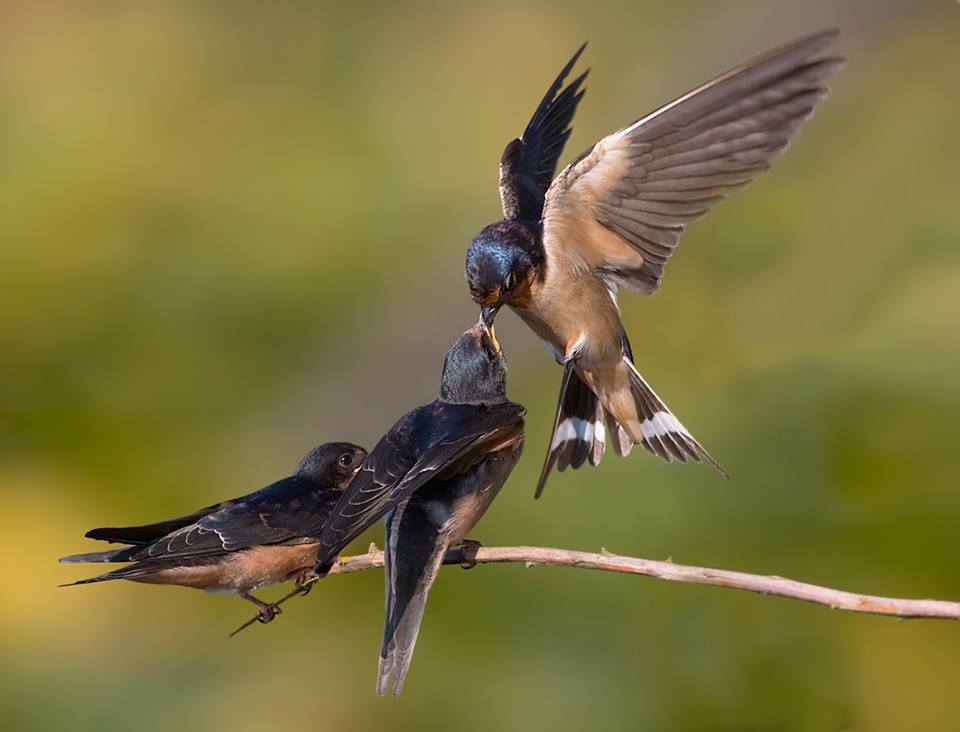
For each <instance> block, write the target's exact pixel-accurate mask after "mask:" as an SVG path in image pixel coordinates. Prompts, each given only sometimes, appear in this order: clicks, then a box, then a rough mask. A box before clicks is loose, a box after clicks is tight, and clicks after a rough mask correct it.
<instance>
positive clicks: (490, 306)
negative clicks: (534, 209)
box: [466, 221, 536, 326]
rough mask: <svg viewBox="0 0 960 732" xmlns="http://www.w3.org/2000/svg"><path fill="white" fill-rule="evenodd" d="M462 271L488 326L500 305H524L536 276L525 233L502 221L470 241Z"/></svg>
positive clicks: (524, 230) (527, 235)
mask: <svg viewBox="0 0 960 732" xmlns="http://www.w3.org/2000/svg"><path fill="white" fill-rule="evenodd" d="M466 274H467V284H468V285H469V287H470V295H471V296H472V297H473V299H474V301H475V302H476V303H477V304H478V305H479V306H480V307H481V309H482V317H483V321H484V322H485V323H486V324H487V325H488V326H491V325H493V319H494V318H495V317H496V314H497V310H499V309H500V307H501V306H503V305H515V306H518V307H524V306H525V305H526V302H527V298H528V297H529V292H530V285H531V283H532V282H533V280H534V278H535V276H536V265H535V262H534V260H533V257H532V256H531V246H530V235H529V233H528V232H527V231H526V229H522V228H518V227H516V226H515V225H512V224H511V223H510V222H506V221H500V222H498V223H496V224H492V225H490V226H488V227H487V228H485V229H484V230H483V231H481V232H480V233H479V234H478V235H477V236H476V238H475V239H474V240H473V241H472V242H470V248H469V249H467V264H466Z"/></svg>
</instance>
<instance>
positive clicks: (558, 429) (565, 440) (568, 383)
mask: <svg viewBox="0 0 960 732" xmlns="http://www.w3.org/2000/svg"><path fill="white" fill-rule="evenodd" d="M605 422H606V425H605ZM607 426H610V427H611V430H610V434H611V435H612V436H613V443H614V449H615V450H616V451H617V452H618V453H620V454H625V453H624V452H622V450H624V449H625V450H626V452H629V451H630V448H631V447H632V446H633V441H632V440H630V439H629V438H628V439H626V441H625V443H624V442H623V441H622V440H621V433H622V432H623V430H622V429H620V428H619V426H618V425H616V422H611V421H610V420H607V419H606V413H605V411H604V408H603V405H602V404H600V400H599V399H597V397H596V395H595V394H594V393H593V392H592V391H591V390H590V387H589V386H587V385H586V384H584V383H583V381H582V380H581V379H580V377H579V376H578V375H577V372H576V370H575V369H574V366H573V364H572V363H567V364H566V365H565V366H564V368H563V381H562V382H561V383H560V397H559V398H558V400H557V413H556V417H555V418H554V420H553V432H552V433H551V435H550V447H549V449H548V451H547V457H546V459H545V460H544V462H543V468H542V469H541V471H540V480H539V482H538V483H537V491H536V493H535V494H534V495H535V497H537V498H539V497H540V495H541V494H542V493H543V488H544V486H545V485H546V483H547V478H548V477H549V476H550V471H551V470H553V468H554V467H556V469H557V470H560V471H563V470H566V469H567V468H568V467H571V468H573V469H574V470H576V469H577V468H579V467H580V466H581V465H583V464H584V463H585V462H588V461H589V463H590V464H591V465H596V464H597V463H599V462H600V459H601V458H602V457H603V449H604V446H605V444H606V439H607ZM623 436H626V435H625V433H624V435H623ZM624 444H625V447H624Z"/></svg>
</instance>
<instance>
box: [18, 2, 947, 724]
mask: <svg viewBox="0 0 960 732" xmlns="http://www.w3.org/2000/svg"><path fill="white" fill-rule="evenodd" d="M81 5H82V6H81ZM832 25H837V26H840V27H841V29H842V31H843V36H842V38H841V40H840V42H839V43H838V49H839V50H841V51H842V52H843V53H846V54H847V55H849V57H850V65H849V67H848V68H847V70H846V71H845V72H844V73H843V74H842V75H841V76H839V77H837V79H836V81H835V83H834V85H833V86H834V94H833V97H832V98H831V99H830V100H829V101H828V102H827V103H825V104H824V105H823V106H822V108H821V109H820V110H819V112H818V114H817V115H816V116H815V117H814V119H813V120H812V122H811V123H810V124H809V125H808V126H807V127H806V128H804V129H803V131H802V132H801V134H800V135H799V137H798V139H797V140H796V141H795V143H794V144H793V146H792V147H791V150H790V151H789V152H788V154H787V155H786V156H785V157H784V158H783V159H782V160H780V161H779V162H778V163H777V164H776V166H775V167H774V170H773V171H772V172H770V173H769V174H767V175H765V176H763V178H762V179H761V180H760V181H759V182H758V183H757V184H756V185H754V186H752V187H751V188H749V189H748V190H746V191H744V192H742V193H739V194H737V195H736V196H735V198H734V199H733V200H731V201H730V202H727V203H725V204H723V205H721V206H719V207H718V208H717V209H716V210H715V211H714V212H713V213H711V215H710V216H709V217H707V218H706V219H704V220H703V221H702V222H699V223H697V224H696V225H694V226H693V227H691V230H690V231H689V232H688V234H687V235H686V236H685V237H684V240H683V243H682V245H681V247H680V249H679V250H678V252H677V254H676V255H675V257H674V258H673V260H672V261H671V263H670V265H669V267H668V271H667V275H666V281H665V285H664V288H663V291H662V292H661V293H659V294H658V295H657V296H656V297H653V298H641V297H639V296H631V295H629V294H627V295H624V297H623V298H622V305H623V310H624V317H625V320H626V321H627V324H628V329H629V331H630V332H631V334H632V338H633V342H634V349H635V351H636V360H637V363H638V365H639V367H640V369H641V371H642V372H643V373H644V374H645V375H646V376H647V377H648V379H649V381H650V382H651V383H652V384H653V385H654V386H655V388H657V390H658V391H659V392H660V393H661V394H662V395H663V396H664V398H665V399H666V401H667V402H668V403H669V404H670V405H671V406H672V408H673V409H674V411H675V412H676V413H677V414H678V415H679V417H680V418H681V419H682V420H683V421H684V422H685V424H687V426H689V427H690V428H691V429H692V430H693V431H694V433H695V434H696V435H697V436H698V437H699V439H700V440H701V441H702V442H703V443H704V444H705V445H706V446H707V447H708V449H710V450H711V452H712V453H713V454H714V455H715V456H717V458H718V459H719V460H720V462H721V463H723V465H724V466H725V467H726V468H727V469H728V470H729V472H730V473H731V474H732V476H733V480H732V481H729V482H728V481H725V480H723V479H722V478H720V477H718V476H717V475H716V474H715V473H713V472H712V471H711V470H709V469H708V468H705V467H702V466H701V467H696V466H666V465H661V464H659V463H658V462H656V461H655V460H653V459H651V458H649V457H648V456H647V455H645V454H643V453H642V451H638V452H637V453H635V454H634V455H632V456H631V457H630V458H629V459H628V460H618V459H615V458H610V459H608V460H606V461H605V462H604V464H603V465H602V466H600V467H599V468H597V469H593V470H582V471H579V472H578V473H566V474H563V475H559V476H556V477H555V479H554V480H553V481H552V482H551V484H550V486H549V487H548V490H547V493H546V495H545V496H544V498H543V499H542V500H541V501H538V502H534V501H533V500H532V492H533V485H534V481H535V477H536V475H537V473H538V470H539V464H540V460H541V458H542V453H543V450H544V447H545V442H546V438H547V432H548V425H549V422H550V419H551V411H552V408H553V404H554V399H555V391H554V390H555V389H556V386H557V384H558V382H559V377H560V374H559V370H558V369H557V368H556V367H555V366H554V365H553V364H552V362H551V360H550V359H549V357H548V356H547V355H546V353H545V351H544V350H543V349H542V347H541V346H539V345H538V344H537V343H536V342H535V341H534V339H533V337H532V336H531V335H530V334H529V333H528V332H527V331H526V330H524V329H523V328H522V327H521V326H520V325H519V324H517V322H516V320H515V318H513V317H512V316H510V315H508V314H506V313H505V314H504V315H503V316H501V318H500V321H499V323H498V325H499V326H500V327H499V328H498V333H500V337H501V341H502V342H503V344H504V347H505V349H506V350H507V354H508V356H509V357H510V365H511V373H510V378H511V384H510V388H511V396H512V397H513V398H514V399H515V400H517V401H520V402H523V403H524V404H526V405H527V406H528V407H529V420H528V427H529V437H528V441H527V450H526V454H525V457H524V459H523V461H522V463H521V465H520V467H519V468H518V470H517V471H516V473H515V475H514V477H513V478H512V479H511V481H510V483H509V484H508V485H507V487H506V488H505V490H504V491H503V493H502V494H501V497H500V498H499V499H498V501H497V503H496V504H495V505H494V506H493V508H492V509H491V511H490V513H489V514H488V516H487V517H486V518H485V519H484V521H483V522H482V523H481V524H480V526H479V527H478V530H477V532H476V538H478V539H480V540H482V541H484V542H486V543H488V544H497V543H505V544H519V543H523V544H545V545H557V546H568V547H574V548H581V549H599V548H600V547H606V548H608V549H610V550H611V551H617V552H622V553H627V554H633V555H638V556H647V557H652V558H662V557H667V556H672V557H673V558H674V560H675V561H678V562H687V563H692V564H706V565H713V566H720V567H728V568H737V569H743V570H746V571H754V572H762V573H775V574H784V575H788V576H794V577H797V578H799V579H805V580H808V581H813V582H819V583H824V584H832V585H836V586H840V587H843V588H847V589H852V590H860V591H864V592H873V593H883V594H892V595H903V596H923V597H926V596H932V597H943V598H960V550H958V542H957V525H958V519H960V490H958V489H960V485H958V479H957V475H958V469H960V451H958V449H957V442H958V438H960V429H958V428H957V426H956V424H957V419H958V417H960V380H958V376H960V345H958V336H960V315H958V307H960V205H958V203H960V185H958V183H960V177H958V163H960V143H958V134H957V120H958V119H960V94H958V91H960V87H958V76H957V71H958V68H960V6H958V5H957V4H956V3H953V2H946V1H944V2H939V1H934V0H926V1H917V0H914V1H908V0H904V1H903V2H866V1H862V2H845V3H834V2H827V1H826V0H822V1H820V2H814V3H796V2H772V3H767V2H732V3H714V2H683V3H672V2H665V1H663V2H618V3H589V4H587V3H562V4H561V3H550V2H535V3H525V4H520V3H497V4H465V3H464V4H456V3H427V2H425V3H415V4H400V3H396V4H386V3H384V4H363V5H360V4H354V3H329V4H327V3H308V2H302V3H252V2H235V3H225V2H222V3H212V2H211V3H198V2H164V3H148V2H126V3H110V2H100V3H85V4H80V3H76V4H73V3H70V4H66V3H65V4H62V5H55V4H46V3H43V4H41V3H28V2H22V3H9V4H6V5H4V7H3V8H2V9H0V356H2V358H0V487H2V497H3V510H2V511H0V535H2V536H3V552H2V560H0V567H2V571H3V576H4V581H3V583H2V585H0V587H2V590H0V592H2V595H0V597H2V600H3V605H2V611H0V656H2V658H3V663H2V665H0V719H2V720H3V726H4V727H5V728H7V729H15V730H21V729H22V730H34V729H38V730H39V729H70V730H86V729H90V730H92V729H97V730H103V729H111V730H113V729H116V730H129V729H136V730H161V729H164V730H166V729H171V728H180V729H185V730H192V729H201V728H204V727H205V728H207V729H236V730H263V729H265V728H273V729H288V728H295V729H351V730H366V729H382V728H384V727H386V725H388V724H389V725H391V728H392V729H411V730H433V729H437V730H440V729H451V728H456V729H460V730H464V732H468V731H471V730H489V729H543V728H553V729H646V730H690V731H697V732H702V731H703V730H729V731H731V732H744V731H748V730H789V731H793V730H811V731H814V730H864V731H871V732H873V731H878V730H879V731H884V730H890V731H897V732H899V731H901V730H931V731H941V730H949V729H953V728H955V726H956V720H957V719H958V718H960V695H958V694H957V693H956V688H957V683H958V682H960V660H958V659H960V629H958V627H957V626H956V625H955V624H950V623H945V622H944V623H933V622H929V623H926V622H924V623H922V622H909V623H898V622H895V621H892V620H888V619H883V618H873V617H866V616H851V615H843V614H840V613H836V612H831V611H829V610H826V609H824V608H817V607H813V606H807V605H802V604H798V603H791V602H788V601H785V600H778V599H773V598H760V597H756V596H752V595H746V594H741V593H733V592H729V591H725V590H721V589H715V588H698V587H689V586H677V585H667V584H663V583H657V582H653V581H648V580H641V579H636V578H627V577H618V576H613V575H602V574H597V573H588V572H577V571H572V570H550V569H531V570H527V569H524V568H523V567H519V566H504V567H484V568H479V569H477V570H475V571H472V572H469V573H467V572H462V571H460V570H459V569H455V568H454V569H447V570H445V571H444V572H443V573H442V575H441V577H440V579H439V582H438V583H437V586H436V589H435V591H434V593H433V595H432V597H431V601H430V606H429V608H428V611H427V616H426V621H425V623H424V627H423V632H422V635H421V640H420V643H419V646H418V648H417V653H416V657H415V659H414V663H413V668H412V671H411V674H410V676H409V679H408V684H407V688H406V689H405V692H404V695H403V696H402V697H401V698H400V699H399V700H382V699H377V698H376V697H375V696H374V695H373V682H374V676H375V669H376V655H377V648H378V643H379V635H380V624H381V622H382V617H381V614H382V597H381V595H382V588H381V582H382V578H381V576H380V575H379V573H374V572H371V573H368V574H364V575H353V576H350V577H344V578H339V579H336V580H331V581H330V582H329V583H324V585H323V586H322V587H320V588H318V589H317V590H316V591H315V592H314V593H313V594H312V595H311V596H310V597H309V598H308V599H307V600H303V601H297V602H296V603H291V604H290V606H289V610H288V612H287V613H286V614H284V616H283V617H282V618H281V619H280V620H279V621H278V622H277V623H275V624H274V625H272V626H271V627H269V628H260V627H255V628H253V629H252V630H250V631H247V632H246V633H245V634H243V635H241V636H239V637H237V638H235V639H233V640H230V641H227V640H226V634H227V632H228V631H229V630H230V629H232V628H233V627H234V625H236V624H237V623H238V622H240V621H242V620H243V619H245V618H246V617H247V615H248V612H249V609H248V608H247V607H246V606H244V604H243V603H241V602H240V601H238V600H235V599H233V598H230V597H227V596H204V595H202V594H200V593H198V592H195V591H192V590H184V589H177V588H158V587H149V586H141V585H132V584H123V583H115V584H104V585H99V586H94V587H80V588H71V589H57V588H56V585H57V584H58V583H62V582H67V581H70V580H73V579H77V578H79V577H81V576H85V572H86V570H87V568H82V567H77V566H63V565H58V564H57V563H56V558H57V557H58V556H61V555H63V554H68V553H71V552H74V551H82V550H85V549H92V546H91V545H90V544H89V543H87V542H85V541H84V540H83V539H82V538H81V537H82V534H83V532H84V531H86V530H87V529H89V528H91V527H92V526H96V525H100V524H103V523H121V522H130V523H138V522H142V521H149V520H152V519H160V518H165V517H167V516H170V515H177V514H181V513H184V512H185V511H187V510H190V509H192V508H195V507H197V506H200V505H206V504H208V503H210V502H212V501H215V500H219V499H222V498H226V497H230V496H233V495H238V494H240V493H244V492H247V491H249V490H253V489H255V488H257V487H259V486H261V485H263V484H265V483H268V482H270V481H271V480H273V479H276V478H278V477H280V476H282V475H284V474H286V473H288V472H289V471H290V470H291V469H292V468H293V466H294V465H295V464H296V461H297V459H298V458H299V457H300V456H301V454H302V453H304V452H306V451H307V449H308V448H310V447H311V446H313V445H314V444H316V443H319V442H321V441H325V440H329V439H346V440H353V441H357V442H362V443H364V444H366V445H368V446H369V445H372V444H373V443H374V442H375V441H376V439H377V438H378V437H379V436H380V434H382V432H383V431H384V430H385V429H386V428H387V427H389V425H390V424H391V423H392V422H393V421H394V420H395V419H396V418H397V417H398V416H399V415H400V414H402V413H403V412H404V411H406V410H407V409H409V408H411V407H412V406H415V405H416V404H419V403H422V402H425V401H428V400H429V399H431V398H433V395H434V393H435V390H436V387H437V380H438V377H439V367H440V362H441V358H442V355H443V353H444V351H445V350H446V348H447V346H448V345H449V343H451V342H452V341H453V340H454V339H455V338H456V337H457V335H458V334H459V332H460V331H461V330H462V329H463V328H464V327H465V326H467V325H469V324H470V322H471V321H472V320H473V319H474V318H475V317H476V312H475V308H474V306H473V305H472V304H471V303H470V301H469V298H468V296H467V293H466V288H465V286H464V283H463V276H462V262H463V254H464V250H465V247H466V245H467V243H468V241H469V239H470V237H471V236H472V235H473V234H474V233H475V232H476V231H478V230H479V229H480V228H481V227H482V226H483V225H484V224H485V223H487V222H489V221H491V220H493V219H494V218H496V217H497V216H498V200H497V195H496V187H495V184H496V177H497V176H496V164H497V161H498V159H499V155H500V152H501V150H502V147H503V145H504V143H505V142H506V141H507V140H508V139H509V138H511V137H512V136H514V135H516V134H518V133H519V132H520V131H521V129H522V126H523V124H524V123H525V122H526V119H527V117H528V115H529V113H530V111H531V110H532V108H533V106H534V104H535V103H536V101H537V100H538V98H539V96H540V94H542V92H543V90H544V88H545V86H546V84H547V83H548V81H549V80H550V79H551V78H552V76H553V75H554V74H555V73H556V71H557V69H558V68H559V67H560V65H561V64H562V63H563V61H565V60H566V58H567V56H568V55H569V54H570V52H571V51H572V50H573V49H574V48H576V46H577V45H579V43H581V42H582V41H583V40H584V39H589V40H590V46H589V48H588V50H587V53H586V56H585V60H586V62H587V63H588V64H589V65H590V66H591V67H592V69H593V71H592V73H591V77H590V79H589V92H588V94H587V96H586V98H585V100H584V103H583V104H582V105H581V108H580V111H579V114H578V117H577V120H576V129H575V131H574V134H573V137H572V139H571V142H570V145H569V148H568V151H567V156H566V158H565V159H569V157H571V156H572V155H573V154H575V153H576V152H579V151H580V150H581V149H583V148H585V147H587V146H588V145H590V144H591V143H592V142H593V141H594V140H595V139H597V138H598V137H600V136H601V135H603V134H605V133H607V132H610V131H611V130H613V129H614V128H615V127H617V126H619V125H621V124H623V123H625V122H627V121H629V120H630V119H631V118H633V117H636V116H639V115H640V114H642V113H644V112H646V111H648V110H650V109H651V108H653V107H654V106H655V105H656V104H658V103H661V102H664V101H666V100H668V99H669V98H670V97H671V96H672V95H674V94H676V93H679V92H681V91H683V90H684V89H686V88H688V87H690V86H692V85H694V84H696V83H698V82H700V81H702V80H704V79H705V78H706V77H708V76H710V75H712V74H714V73H716V72H719V71H721V70H722V69H724V68H726V67H727V66H730V65H733V64H734V63H736V62H738V61H741V60H743V59H745V58H747V57H749V56H750V55H753V54H755V53H758V52H760V51H763V50H765V49H766V48H768V47H770V46H773V45H775V44H778V43H780V42H783V41H785V40H787V39H789V38H791V37H794V36H797V35H800V34H803V33H806V32H810V31H813V30H817V29H819V28H822V27H827V26H832ZM370 540H375V541H378V542H379V540H380V537H379V531H377V532H371V534H370V535H369V536H368V537H364V541H363V542H359V545H360V546H362V545H363V544H365V543H366V542H368V541H370ZM89 569H90V570H91V571H90V572H89V573H91V574H92V573H93V572H94V571H95V570H96V569H97V568H96V567H94V568H89ZM267 594H268V595H269V593H267Z"/></svg>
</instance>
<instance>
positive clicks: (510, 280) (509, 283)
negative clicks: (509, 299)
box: [503, 272, 517, 290]
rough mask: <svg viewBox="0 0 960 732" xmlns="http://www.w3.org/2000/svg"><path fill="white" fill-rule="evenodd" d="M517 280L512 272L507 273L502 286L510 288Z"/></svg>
mask: <svg viewBox="0 0 960 732" xmlns="http://www.w3.org/2000/svg"><path fill="white" fill-rule="evenodd" d="M516 281H517V278H516V277H515V276H514V274H513V272H511V273H510V274H508V275H507V277H506V279H505V280H504V281H503V287H504V289H507V290H512V289H513V285H514V283H515V282H516Z"/></svg>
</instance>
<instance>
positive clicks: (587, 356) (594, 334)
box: [513, 275, 623, 368]
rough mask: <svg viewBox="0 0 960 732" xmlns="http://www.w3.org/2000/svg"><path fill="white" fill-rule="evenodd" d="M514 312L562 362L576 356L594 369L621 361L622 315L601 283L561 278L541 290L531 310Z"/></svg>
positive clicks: (584, 364) (530, 307) (530, 306)
mask: <svg viewBox="0 0 960 732" xmlns="http://www.w3.org/2000/svg"><path fill="white" fill-rule="evenodd" d="M513 310H514V312H515V313H516V314H517V315H518V316H520V319H521V320H523V322H524V323H526V324H527V326H529V328H530V329H531V330H532V331H533V332H534V333H536V334H537V335H538V336H540V338H541V339H542V340H543V342H544V343H545V344H546V345H547V348H549V349H550V352H551V353H553V355H554V357H555V358H556V359H557V360H558V361H560V362H563V361H566V360H568V359H570V358H572V357H576V359H577V363H578V364H580V365H581V366H583V367H584V368H591V367H593V366H594V365H596V366H599V365H601V364H606V363H608V362H611V361H619V360H620V357H621V355H622V351H621V334H622V333H623V326H622V325H621V324H620V313H619V311H618V309H617V305H616V302H615V301H614V299H613V296H612V295H611V294H610V291H609V290H607V288H606V287H605V286H604V285H603V284H602V283H601V282H600V281H599V280H596V279H594V278H592V277H591V278H589V279H588V278H585V277H582V276H581V277H579V278H577V277H569V278H561V277H560V276H559V275H558V276H557V277H556V278H555V279H554V280H553V281H551V280H550V279H548V280H547V282H546V283H544V284H543V285H542V286H541V287H540V288H538V290H537V291H536V292H535V293H534V297H533V298H532V301H531V303H530V305H529V306H528V307H525V308H513Z"/></svg>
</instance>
